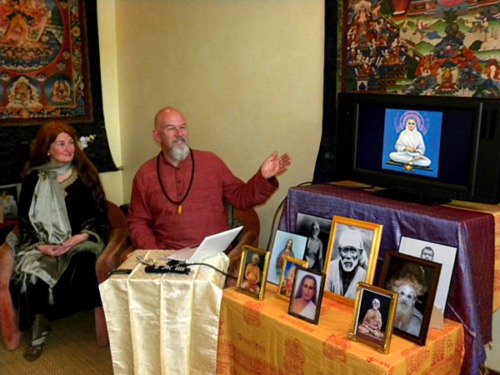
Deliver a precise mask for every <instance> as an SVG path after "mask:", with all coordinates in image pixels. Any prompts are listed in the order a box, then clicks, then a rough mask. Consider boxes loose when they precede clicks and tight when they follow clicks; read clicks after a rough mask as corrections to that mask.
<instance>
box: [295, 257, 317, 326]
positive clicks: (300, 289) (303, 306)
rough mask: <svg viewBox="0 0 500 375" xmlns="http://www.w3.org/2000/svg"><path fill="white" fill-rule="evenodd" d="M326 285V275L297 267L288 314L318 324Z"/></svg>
mask: <svg viewBox="0 0 500 375" xmlns="http://www.w3.org/2000/svg"><path fill="white" fill-rule="evenodd" d="M324 283H325V275H324V274H322V273H320V272H318V271H312V270H309V269H307V268H304V267H300V266H299V267H297V271H296V273H295V280H294V283H293V289H292V295H291V297H290V305H289V306H288V314H290V315H293V316H295V317H297V318H300V319H303V320H305V321H307V322H309V323H313V324H318V320H319V313H320V311H321V302H322V299H323V288H324Z"/></svg>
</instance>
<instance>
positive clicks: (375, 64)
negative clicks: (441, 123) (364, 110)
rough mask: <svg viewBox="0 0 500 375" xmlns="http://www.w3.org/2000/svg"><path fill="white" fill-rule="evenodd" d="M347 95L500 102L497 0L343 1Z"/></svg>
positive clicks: (344, 85)
mask: <svg viewBox="0 0 500 375" xmlns="http://www.w3.org/2000/svg"><path fill="white" fill-rule="evenodd" d="M344 5H345V8H344V15H345V18H344V25H343V27H342V31H343V43H342V45H343V56H344V59H343V67H342V78H341V85H342V88H341V90H342V91H351V92H352V91H356V92H364V91H367V92H372V93H389V94H403V95H440V96H442V95H445V96H462V97H490V98H497V97H499V96H500V91H499V86H500V66H499V60H500V35H499V34H500V4H499V1H498V0H345V1H344Z"/></svg>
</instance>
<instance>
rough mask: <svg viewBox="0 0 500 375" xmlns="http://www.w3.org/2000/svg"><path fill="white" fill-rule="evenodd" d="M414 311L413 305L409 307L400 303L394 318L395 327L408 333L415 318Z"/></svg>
mask: <svg viewBox="0 0 500 375" xmlns="http://www.w3.org/2000/svg"><path fill="white" fill-rule="evenodd" d="M413 309H414V307H413V306H412V305H409V306H407V305H401V304H400V303H398V307H397V309H396V316H395V317H394V326H395V327H397V328H399V329H402V330H403V331H406V330H407V329H408V326H409V325H410V322H411V319H412V318H413Z"/></svg>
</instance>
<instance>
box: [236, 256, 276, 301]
mask: <svg viewBox="0 0 500 375" xmlns="http://www.w3.org/2000/svg"><path fill="white" fill-rule="evenodd" d="M268 264H269V252H267V251H265V250H261V249H257V248H256V247H252V246H244V247H243V253H242V254H241V265H240V273H239V275H238V281H237V282H236V289H237V290H238V291H239V292H243V293H245V294H248V295H250V296H252V297H254V298H256V299H258V300H259V301H261V300H263V299H264V294H265V291H266V279H267V268H268Z"/></svg>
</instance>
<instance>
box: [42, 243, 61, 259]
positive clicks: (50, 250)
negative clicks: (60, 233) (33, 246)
mask: <svg viewBox="0 0 500 375" xmlns="http://www.w3.org/2000/svg"><path fill="white" fill-rule="evenodd" d="M59 247H60V245H40V246H38V247H37V249H38V251H40V252H42V253H44V254H45V255H48V256H49V257H52V258H55V257H57V256H59V255H61V254H59V251H58V248H59Z"/></svg>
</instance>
